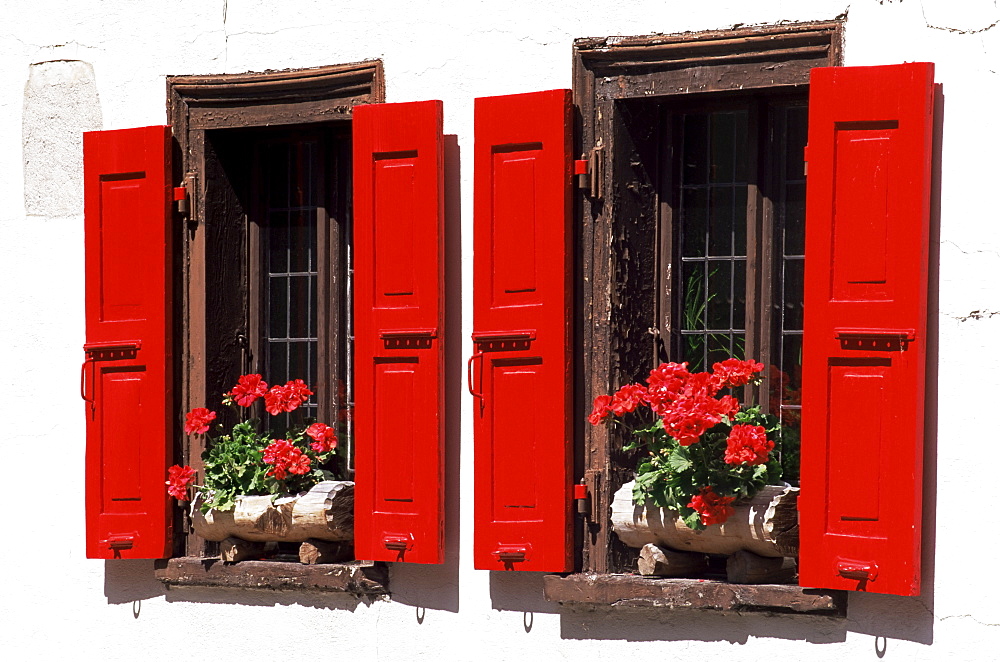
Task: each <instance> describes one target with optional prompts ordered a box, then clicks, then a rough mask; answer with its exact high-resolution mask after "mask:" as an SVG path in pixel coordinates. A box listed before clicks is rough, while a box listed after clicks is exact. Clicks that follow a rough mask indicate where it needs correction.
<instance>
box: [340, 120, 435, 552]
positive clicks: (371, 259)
mask: <svg viewBox="0 0 1000 662" xmlns="http://www.w3.org/2000/svg"><path fill="white" fill-rule="evenodd" d="M353 123H354V128H353V131H354V328H355V356H354V370H355V409H354V413H355V468H356V474H355V483H356V486H357V487H356V489H355V508H354V512H355V523H354V525H355V554H356V556H357V557H358V558H362V559H372V560H376V561H410V562H413V563H441V562H442V561H443V560H444V434H443V423H444V370H443V368H444V263H443V256H444V196H443V189H444V167H443V165H444V161H443V155H444V141H443V135H442V126H443V110H442V103H441V102H440V101H422V102H416V103H397V104H376V105H369V106H357V107H356V108H355V109H354V119H353Z"/></svg>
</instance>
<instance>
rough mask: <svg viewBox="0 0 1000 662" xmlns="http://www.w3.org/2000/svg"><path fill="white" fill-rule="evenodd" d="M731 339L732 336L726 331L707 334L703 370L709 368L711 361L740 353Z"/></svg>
mask: <svg viewBox="0 0 1000 662" xmlns="http://www.w3.org/2000/svg"><path fill="white" fill-rule="evenodd" d="M733 340H734V338H733V336H731V335H730V334H728V333H713V334H710V335H709V336H708V360H707V362H706V363H705V370H710V369H711V368H712V364H713V363H718V362H720V361H725V360H726V359H728V358H731V357H732V356H734V355H735V354H737V353H741V352H739V351H738V349H737V348H736V347H734V342H733Z"/></svg>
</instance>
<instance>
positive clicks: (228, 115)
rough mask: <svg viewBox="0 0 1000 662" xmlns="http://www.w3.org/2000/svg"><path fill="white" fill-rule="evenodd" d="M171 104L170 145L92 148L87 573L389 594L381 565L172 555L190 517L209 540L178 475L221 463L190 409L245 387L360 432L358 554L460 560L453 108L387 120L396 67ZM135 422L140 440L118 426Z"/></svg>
mask: <svg viewBox="0 0 1000 662" xmlns="http://www.w3.org/2000/svg"><path fill="white" fill-rule="evenodd" d="M168 93H169V103H168V108H169V115H170V120H171V123H172V126H171V127H146V128H142V129H123V130H119V131H109V132H93V133H92V134H89V135H88V137H87V144H88V147H87V150H86V154H85V163H86V167H85V170H86V172H85V180H86V182H87V185H86V189H87V196H88V203H87V204H88V207H87V214H86V216H87V233H86V235H87V242H86V244H87V264H88V279H87V281H88V282H87V297H88V298H87V320H88V344H87V346H86V347H85V349H86V351H87V354H88V361H87V363H86V364H85V365H84V370H83V377H82V382H83V386H84V390H83V395H84V397H85V398H86V399H87V400H88V401H89V402H90V403H91V408H90V417H89V420H88V491H87V495H88V502H87V503H88V506H87V512H88V554H89V555H91V556H92V557H94V558H111V557H112V555H113V556H114V557H115V558H118V557H121V558H162V557H164V556H170V554H171V547H173V549H172V552H173V556H174V558H173V559H171V560H170V562H169V563H167V564H166V565H165V566H164V567H162V568H160V570H161V571H162V574H161V575H160V576H161V579H163V580H164V581H166V582H168V583H200V584H207V585H213V584H224V585H264V584H269V583H270V582H271V581H272V580H273V579H274V578H275V577H278V576H279V575H280V576H281V577H292V580H291V584H289V583H288V581H286V579H281V581H280V584H281V585H282V586H285V587H291V586H301V587H315V588H323V589H336V588H337V587H339V588H340V589H341V590H347V591H351V592H356V593H372V592H374V593H378V592H384V584H385V582H384V580H385V568H384V567H380V566H371V565H370V564H369V565H368V566H365V567H360V566H359V567H351V568H342V569H340V570H337V569H334V571H331V572H326V571H317V572H310V571H309V569H308V568H303V567H299V566H298V564H295V565H294V566H293V567H290V568H285V569H283V570H281V571H280V572H278V571H276V570H274V568H269V569H266V570H263V569H260V568H244V570H246V571H247V572H250V574H251V575H254V573H257V574H256V575H254V576H255V577H257V579H250V580H247V579H246V578H240V577H237V576H236V575H234V573H232V572H228V571H225V570H224V569H213V568H214V566H211V565H205V564H203V563H201V562H200V559H201V558H202V557H203V556H205V555H206V553H207V554H211V551H212V550H211V547H210V545H208V544H207V543H206V542H205V541H202V540H200V539H198V538H197V536H195V535H193V534H188V535H184V536H181V535H178V536H172V534H171V527H170V526H169V524H170V520H171V519H174V520H176V521H175V522H174V524H175V529H176V530H178V531H184V532H185V533H187V531H188V527H187V526H185V522H184V521H182V520H183V519H184V517H185V514H184V513H183V512H182V510H181V509H179V508H174V506H173V505H172V504H168V503H167V502H166V501H165V498H164V497H162V496H161V495H162V494H163V487H162V484H163V477H164V475H165V471H166V465H167V464H169V463H170V462H171V461H179V462H181V463H189V464H191V465H192V466H194V467H196V468H197V467H198V465H199V464H200V457H201V454H202V451H203V446H202V444H203V439H202V438H201V437H199V436H193V437H185V436H182V435H181V434H180V431H179V430H178V429H177V428H178V426H177V424H176V421H178V420H180V419H181V418H182V416H181V414H182V413H183V412H184V411H187V410H190V409H191V408H193V407H197V406H203V405H204V404H206V403H210V402H212V401H213V400H214V399H215V398H217V397H218V396H219V394H220V393H222V392H224V391H226V390H228V388H229V387H230V386H231V385H232V384H233V383H234V380H235V379H236V378H237V377H238V376H239V375H240V374H243V373H247V372H251V371H257V370H259V371H261V372H264V373H266V374H267V379H268V380H269V381H271V382H272V383H273V382H274V381H279V382H280V381H283V380H287V379H289V378H305V379H308V380H309V382H310V384H311V385H312V387H313V389H314V390H315V391H316V398H315V400H314V402H315V403H316V404H315V405H314V406H313V407H307V409H311V410H310V411H306V414H315V415H317V416H319V417H322V418H327V420H331V421H332V420H335V419H336V418H340V416H339V415H340V414H351V415H348V416H344V418H346V419H347V420H345V421H344V423H345V424H346V425H352V426H354V430H353V431H354V432H355V434H349V435H344V437H345V438H349V439H350V441H353V442H354V443H353V444H352V446H353V447H352V448H351V450H352V451H354V453H353V456H354V458H355V459H356V461H357V467H356V480H357V485H356V489H355V491H354V495H355V501H356V506H357V512H358V513H359V514H358V515H357V516H356V517H355V549H356V553H357V554H358V556H360V557H361V558H365V559H373V560H375V561H381V560H392V561H411V562H421V563H438V562H441V560H442V556H443V533H442V528H443V505H444V497H443V495H444V487H443V468H444V457H443V434H442V431H443V422H444V415H443V411H442V404H443V392H444V389H443V384H444V381H443V357H444V351H443V344H444V328H445V325H444V314H443V313H444V303H443V295H444V273H443V252H444V251H443V247H444V234H443V227H444V216H443V171H444V169H443V153H444V149H443V144H444V142H443V135H442V123H443V122H442V120H443V112H442V106H441V102H439V101H426V102H416V103H401V104H381V103H376V102H380V101H381V100H382V96H383V91H382V82H381V64H380V63H379V62H365V63H360V64H354V65H341V66H335V67H324V68H319V69H311V70H302V71H287V72H277V73H268V74H242V75H236V76H191V77H172V78H170V79H169V80H168ZM171 135H173V138H174V139H175V140H176V142H175V143H172V142H171ZM179 183H183V185H184V186H183V188H180V187H178V188H174V189H173V190H172V187H171V184H179ZM171 192H172V193H173V195H174V197H173V199H175V200H187V201H188V207H187V209H186V210H185V213H184V215H183V216H180V215H178V216H176V217H175V216H174V215H173V214H172V212H171V205H170V201H171V197H170V195H169V194H170V193H171ZM178 221H181V222H178ZM183 221H186V222H183ZM413 255H416V257H412V256H413ZM411 257H412V259H411ZM355 274H356V275H357V282H352V277H353V275H355ZM109 306H110V307H109ZM105 322H112V324H110V325H108V324H105ZM119 322H124V323H125V324H121V323H119ZM109 362H112V363H109ZM99 373H100V374H99ZM109 375H110V376H109ZM88 376H89V380H88ZM174 376H176V378H175V377H174ZM354 389H358V390H359V391H360V392H362V393H363V394H364V396H363V397H362V398H360V399H359V402H358V403H357V407H356V408H355V409H351V407H352V399H355V398H354V397H353V391H354ZM175 390H176V392H177V394H178V397H175V396H174V391H175ZM140 405H141V406H140ZM129 411H130V412H133V413H134V412H139V413H140V414H141V418H142V420H141V421H137V423H139V425H138V428H139V429H140V430H142V438H141V439H135V438H133V437H132V436H130V433H129V431H128V430H126V429H125V428H124V427H123V426H122V425H120V423H118V422H117V421H118V419H119V418H121V416H122V415H123V414H124V413H125V412H129ZM224 415H225V414H224ZM397 417H401V418H403V419H405V420H407V421H408V425H406V426H404V429H405V431H406V433H405V434H399V432H398V427H399V426H398V425H395V424H394V423H395V420H396V419H397ZM175 440H176V441H175ZM171 445H175V447H174V448H173V449H172V452H171ZM136 468H141V474H140V472H139V471H137V470H136ZM108 495H111V497H110V498H109V497H108ZM119 502H121V503H119ZM157 513H158V514H157ZM109 515H110V516H109ZM130 527H133V528H132V529H131V530H127V529H129V528H130ZM276 572H277V574H276ZM237 574H239V573H237ZM258 579H259V580H260V581H259V582H257V580H258ZM241 582H242V583H241ZM247 582H249V584H247ZM255 582H257V584H254V583H255ZM260 582H263V584H261V583H260Z"/></svg>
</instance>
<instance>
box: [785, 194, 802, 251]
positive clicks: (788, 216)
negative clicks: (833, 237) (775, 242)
mask: <svg viewBox="0 0 1000 662" xmlns="http://www.w3.org/2000/svg"><path fill="white" fill-rule="evenodd" d="M805 194H806V185H805V183H804V182H803V183H795V184H789V185H788V186H786V187H785V209H784V212H785V213H784V214H783V216H784V231H785V246H784V252H785V255H804V254H805V252H806V245H805V239H806V233H805V220H806V195H805Z"/></svg>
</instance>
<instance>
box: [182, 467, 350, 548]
mask: <svg viewBox="0 0 1000 662" xmlns="http://www.w3.org/2000/svg"><path fill="white" fill-rule="evenodd" d="M202 503H203V499H202V497H201V495H198V496H197V497H196V498H195V500H194V501H193V502H192V503H191V523H192V525H193V527H194V530H195V533H197V534H198V535H199V536H201V537H202V538H204V539H205V540H211V541H214V542H222V541H223V540H225V539H226V538H240V539H242V540H250V541H256V542H305V541H306V540H324V541H327V542H344V541H349V540H353V539H354V483H353V482H351V481H333V480H330V481H324V482H322V483H318V484H317V485H315V486H314V487H313V488H312V489H310V490H309V491H308V492H302V493H300V494H289V495H282V496H279V497H277V498H275V497H274V496H271V495H269V496H243V497H239V498H237V499H236V505H235V506H234V507H233V509H232V510H215V509H211V510H209V511H208V512H207V513H202V512H201V504H202Z"/></svg>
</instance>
